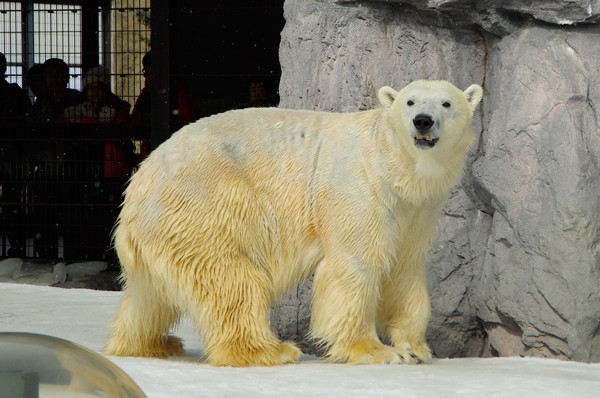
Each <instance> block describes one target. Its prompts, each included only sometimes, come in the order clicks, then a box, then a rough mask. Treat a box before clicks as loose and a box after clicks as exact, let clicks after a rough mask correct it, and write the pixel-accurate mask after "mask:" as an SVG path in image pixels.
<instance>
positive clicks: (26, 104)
mask: <svg viewBox="0 0 600 398" xmlns="http://www.w3.org/2000/svg"><path fill="white" fill-rule="evenodd" d="M5 73H6V57H5V56H4V54H3V53H1V52H0V124H1V123H17V122H22V121H24V120H25V115H26V113H27V111H28V110H29V108H30V107H31V102H30V101H29V98H28V96H27V92H26V91H25V90H23V89H21V87H19V85H18V84H16V83H9V82H7V81H6V79H5V78H4V75H5ZM7 130H8V129H7ZM0 131H2V132H4V131H5V130H4V129H2V130H0ZM20 159H21V146H20V145H19V143H17V142H11V141H5V140H0V192H1V194H0V197H1V201H2V207H1V209H0V224H1V226H0V235H1V234H6V235H7V236H8V243H9V244H10V249H8V253H7V254H8V256H10V257H23V256H24V254H25V230H24V227H23V223H22V217H23V214H24V211H23V206H22V204H21V195H22V194H23V190H24V184H23V178H22V175H21V173H20V172H19V171H20V170H19V167H18V163H17V162H19V161H20Z"/></svg>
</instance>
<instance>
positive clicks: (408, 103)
mask: <svg viewBox="0 0 600 398" xmlns="http://www.w3.org/2000/svg"><path fill="white" fill-rule="evenodd" d="M414 104H415V103H414V102H413V100H408V101H407V102H406V105H408V106H413V105H414Z"/></svg>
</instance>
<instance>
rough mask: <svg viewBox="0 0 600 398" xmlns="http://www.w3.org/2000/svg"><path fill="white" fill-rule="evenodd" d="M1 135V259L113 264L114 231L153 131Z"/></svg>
mask: <svg viewBox="0 0 600 398" xmlns="http://www.w3.org/2000/svg"><path fill="white" fill-rule="evenodd" d="M0 129H2V131H3V134H2V135H0V216H1V219H0V220H1V221H0V256H10V257H30V258H43V259H64V260H65V261H79V260H104V261H108V262H111V261H113V260H114V254H113V251H112V250H111V249H110V234H111V230H112V228H113V226H114V223H115V221H116V217H117V214H118V210H119V209H118V207H119V205H120V203H121V200H122V196H121V195H122V192H123V189H124V186H125V184H126V182H127V180H128V178H129V176H130V175H131V173H132V172H134V169H135V167H136V165H137V164H138V163H139V161H140V159H141V157H143V156H144V153H145V151H146V149H147V148H148V144H149V131H148V128H147V127H144V126H133V125H84V124H79V125H2V126H0Z"/></svg>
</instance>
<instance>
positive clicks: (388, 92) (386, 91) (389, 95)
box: [377, 86, 398, 108]
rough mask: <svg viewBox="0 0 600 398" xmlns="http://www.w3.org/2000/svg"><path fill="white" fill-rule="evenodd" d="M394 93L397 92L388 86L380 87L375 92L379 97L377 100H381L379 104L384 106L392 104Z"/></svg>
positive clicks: (396, 93)
mask: <svg viewBox="0 0 600 398" xmlns="http://www.w3.org/2000/svg"><path fill="white" fill-rule="evenodd" d="M396 95H398V92H397V91H396V90H394V89H393V88H391V87H388V86H383V87H381V88H380V89H379V93H378V94H377V96H378V97H379V102H381V105H383V106H385V107H386V108H389V107H390V106H392V104H393V103H394V100H395V99H396Z"/></svg>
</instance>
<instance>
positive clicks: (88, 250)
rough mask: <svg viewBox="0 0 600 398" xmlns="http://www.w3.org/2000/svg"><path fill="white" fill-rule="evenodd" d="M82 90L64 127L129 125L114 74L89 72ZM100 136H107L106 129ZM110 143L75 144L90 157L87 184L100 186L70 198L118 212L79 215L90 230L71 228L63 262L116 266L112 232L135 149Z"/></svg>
mask: <svg viewBox="0 0 600 398" xmlns="http://www.w3.org/2000/svg"><path fill="white" fill-rule="evenodd" d="M81 86H82V92H83V94H84V96H85V100H84V101H83V102H81V103H79V104H77V105H72V106H69V107H68V108H66V109H65V111H64V116H65V119H64V121H65V122H66V123H80V124H88V125H91V124H97V125H107V124H115V123H127V122H128V121H129V109H130V107H131V106H130V105H129V103H128V102H126V101H123V100H121V99H120V98H119V97H118V96H117V95H115V94H114V93H113V92H112V91H111V88H110V71H109V70H108V69H107V68H106V67H104V66H101V65H100V66H96V67H94V68H92V69H90V70H89V71H88V72H87V73H86V74H85V76H84V77H83V79H82V81H81ZM84 130H85V129H84ZM100 131H101V132H102V131H106V132H107V133H108V129H105V130H100ZM106 138H107V139H105V140H103V141H97V140H91V141H88V142H78V143H73V148H76V149H75V151H76V152H77V153H86V154H87V155H86V159H85V168H86V173H87V176H88V177H87V178H93V179H94V181H95V182H96V183H94V184H83V185H84V186H83V188H81V187H80V189H79V190H74V191H73V192H72V195H71V199H72V200H73V201H74V202H83V203H91V204H94V203H102V204H112V205H114V206H108V207H104V210H105V211H102V212H99V210H98V209H99V208H100V207H95V206H92V207H89V208H82V210H81V211H80V212H81V214H82V215H83V216H84V217H85V219H87V220H88V222H90V223H91V225H84V224H81V225H79V224H73V225H71V226H69V227H65V240H64V242H65V243H64V245H65V258H69V259H88V260H99V259H105V260H110V261H112V260H111V259H112V257H113V255H112V253H111V252H110V250H109V248H110V229H111V228H112V225H114V222H115V221H116V218H117V205H118V203H119V202H120V200H121V195H122V192H123V187H124V185H125V182H126V180H127V178H128V177H129V174H130V172H131V163H132V157H133V149H134V146H133V143H132V142H131V140H116V139H114V137H106ZM100 156H103V158H100Z"/></svg>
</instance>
